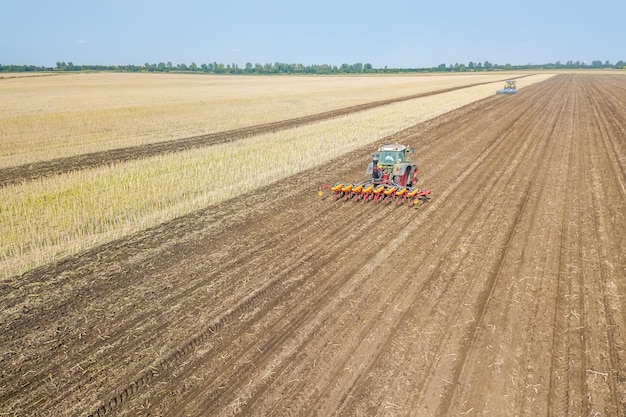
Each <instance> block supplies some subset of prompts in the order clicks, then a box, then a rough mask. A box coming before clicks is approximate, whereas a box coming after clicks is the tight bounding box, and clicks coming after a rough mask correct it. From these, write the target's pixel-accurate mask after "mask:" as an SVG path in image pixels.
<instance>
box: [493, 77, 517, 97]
mask: <svg viewBox="0 0 626 417" xmlns="http://www.w3.org/2000/svg"><path fill="white" fill-rule="evenodd" d="M515 93H517V87H516V86H515V80H507V81H506V82H505V83H504V88H502V89H500V90H498V91H497V92H496V94H515Z"/></svg>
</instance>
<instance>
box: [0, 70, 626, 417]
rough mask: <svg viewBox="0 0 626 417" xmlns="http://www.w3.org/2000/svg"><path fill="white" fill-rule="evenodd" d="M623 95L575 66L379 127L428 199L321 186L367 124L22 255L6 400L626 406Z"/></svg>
mask: <svg viewBox="0 0 626 417" xmlns="http://www.w3.org/2000/svg"><path fill="white" fill-rule="evenodd" d="M403 95H404V94H399V95H398V97H400V96H403ZM388 98H389V97H388ZM372 101H374V100H372ZM625 102H626V76H623V75H611V74H589V75H581V74H562V75H557V76H554V77H551V78H549V79H546V80H545V81H543V82H539V83H535V84H532V85H528V86H526V87H525V88H523V89H521V90H520V91H519V92H518V93H517V94H516V95H513V96H506V97H504V96H494V95H492V96H489V97H487V98H485V99H482V100H479V101H475V102H474V103H471V104H467V105H465V106H464V107H460V108H458V109H456V110H451V111H448V112H446V113H444V114H441V115H438V116H436V117H434V118H430V119H429V120H426V121H421V122H419V123H416V124H413V125H410V126H407V127H406V128H404V129H401V130H398V131H395V132H393V133H391V134H388V135H386V136H387V137H380V138H379V139H377V140H375V143H379V142H382V141H394V142H400V143H406V144H409V145H411V146H413V147H415V148H416V149H417V158H418V163H419V165H420V171H421V178H420V183H419V184H420V186H422V187H424V188H431V189H432V190H433V194H432V198H431V200H430V202H428V203H426V204H424V205H421V206H419V207H417V208H413V209H409V208H407V207H406V206H403V207H397V206H394V205H392V206H387V205H384V206H383V205H375V204H371V203H368V204H360V203H354V202H345V203H344V202H333V201H332V200H331V199H329V198H325V199H320V198H319V197H318V196H317V190H318V187H319V186H320V185H322V184H327V183H332V182H335V181H337V180H345V181H356V180H359V179H361V178H362V177H363V168H364V166H365V165H366V164H367V162H368V161H369V157H370V154H371V151H372V146H373V145H367V146H365V145H361V146H360V147H356V148H354V149H352V150H348V151H346V153H345V154H344V155H343V156H342V157H341V158H340V159H336V160H333V161H330V162H328V163H322V164H321V165H319V166H316V167H314V168H309V169H303V170H301V171H300V172H299V173H297V174H295V175H292V176H289V177H287V178H286V179H282V180H278V181H275V182H272V183H271V184H270V185H267V186H263V187H261V188H258V189H256V190H251V191H249V192H247V193H245V194H243V195H241V196H239V197H233V198H229V199H226V200H224V201H222V202H218V203H215V204H211V205H209V206H207V207H205V208H203V209H199V210H196V211H193V212H191V213H190V214H187V215H184V216H179V217H176V218H174V219H173V220H169V221H167V222H164V223H161V224H159V225H157V226H154V227H152V228H149V229H146V230H143V231H140V232H137V233H135V234H132V235H130V236H127V237H124V238H122V239H118V240H115V241H113V242H110V243H107V244H104V245H101V246H97V247H94V248H91V249H88V250H85V251H83V252H82V253H80V254H78V255H75V256H68V257H66V258H64V259H62V260H61V261H59V262H56V263H52V264H48V265H44V266H42V267H40V268H38V269H35V270H32V271H30V272H27V273H25V274H23V275H17V276H11V277H9V278H6V279H5V280H3V281H2V282H1V283H0V327H1V329H2V338H1V339H0V355H1V356H0V415H24V416H26V415H29V416H30V415H42V416H44V415H50V416H52V415H54V416H76V415H86V416H87V415H117V416H131V415H133V416H134V415H142V416H159V415H163V416H214V415H236V414H241V415H254V416H261V415H281V416H302V415H309V416H313V415H319V416H328V415H342V416H344V415H345V416H372V415H380V416H387V415H388V416H392V415H406V416H451V415H455V416H459V415H467V416H472V415H475V416H479V415H480V416H484V415H494V416H502V415H520V416H522V415H528V416H538V415H546V416H552V415H555V416H556V415H559V416H560V415H572V416H623V415H626V362H625V361H626V357H625V353H624V348H625V343H626V340H625V337H626V334H625V331H626V305H625V302H624V295H626V260H625V253H626V218H625V216H626V201H625V200H626V113H625V112H624V103H625ZM248 140H249V139H245V138H243V139H241V141H243V142H245V141H248Z"/></svg>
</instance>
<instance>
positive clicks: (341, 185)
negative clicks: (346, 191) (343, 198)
mask: <svg viewBox="0 0 626 417" xmlns="http://www.w3.org/2000/svg"><path fill="white" fill-rule="evenodd" d="M342 188H343V184H337V185H335V186H334V187H332V188H331V190H333V191H334V192H336V193H338V192H340V191H341V189H342Z"/></svg>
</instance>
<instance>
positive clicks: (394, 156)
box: [378, 144, 415, 170]
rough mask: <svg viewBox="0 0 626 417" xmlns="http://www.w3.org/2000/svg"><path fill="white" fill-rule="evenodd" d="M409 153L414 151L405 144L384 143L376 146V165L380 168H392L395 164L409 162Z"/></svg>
mask: <svg viewBox="0 0 626 417" xmlns="http://www.w3.org/2000/svg"><path fill="white" fill-rule="evenodd" d="M410 153H415V149H411V148H409V147H408V146H405V145H397V144H393V145H384V146H381V147H380V148H378V166H379V167H380V168H381V169H383V170H384V169H393V166H394V165H396V164H406V163H410V162H411V158H410V157H409V154H410Z"/></svg>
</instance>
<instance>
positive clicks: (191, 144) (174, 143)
mask: <svg viewBox="0 0 626 417" xmlns="http://www.w3.org/2000/svg"><path fill="white" fill-rule="evenodd" d="M528 76H530V75H523V76H520V77H518V78H523V77H528ZM501 81H504V79H503V80H500V81H498V80H496V81H489V82H480V83H473V84H468V85H465V86H461V87H451V88H445V89H440V90H436V91H429V92H426V93H420V94H412V95H409V96H404V97H396V98H392V99H387V100H379V101H374V102H370V103H364V104H359V105H356V106H350V107H345V108H340V109H336V110H330V111H327V112H323V113H318V114H312V115H308V116H303V117H297V118H294V119H287V120H279V121H276V122H272V123H266V124H261V125H254V126H248V127H244V128H240V129H233V130H227V131H223V132H216V133H211V134H206V135H199V136H193V137H189V138H184V139H174V140H169V141H163V142H156V143H149V144H144V145H137V146H129V147H126V148H117V149H110V150H106V151H101V152H93V153H87V154H82V155H76V156H68V157H64V158H57V159H53V160H49V161H40V162H34V163H30V164H24V165H19V166H13V167H6V168H0V187H6V186H8V185H13V184H20V183H23V182H26V181H31V180H34V179H37V178H41V177H49V176H53V175H59V174H65V173H68V172H72V171H78V170H84V169H90V168H97V167H100V166H104V165H111V164H116V163H120V162H128V161H134V160H138V159H142V158H149V157H153V156H159V155H164V154H167V153H173V152H183V151H187V150H190V149H196V148H203V147H208V146H213V145H218V144H221V143H229V142H234V141H238V140H242V139H245V138H249V137H252V136H257V135H261V134H265V133H273V132H279V131H281V130H287V129H292V128H295V127H298V126H303V125H306V124H311V123H315V122H320V121H323V120H328V119H333V118H336V117H341V116H347V115H350V114H354V113H358V112H361V111H365V110H370V109H373V108H376V107H381V106H386V105H389V104H393V103H398V102H402V101H407V100H413V99H416V98H420V97H428V96H432V95H437V94H442V93H447V92H450V91H455V90H461V89H465V88H470V87H475V86H479V85H485V84H490V83H497V82H501Z"/></svg>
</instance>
